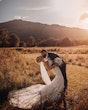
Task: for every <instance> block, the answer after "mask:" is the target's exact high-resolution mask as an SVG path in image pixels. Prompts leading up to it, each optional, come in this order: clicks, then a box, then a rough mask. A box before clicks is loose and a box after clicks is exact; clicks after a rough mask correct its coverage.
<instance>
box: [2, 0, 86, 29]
mask: <svg viewBox="0 0 88 110" xmlns="http://www.w3.org/2000/svg"><path fill="white" fill-rule="evenodd" d="M13 19H22V20H26V21H31V22H40V23H44V24H58V25H64V26H68V27H79V28H85V29H88V0H0V23H1V22H7V21H10V20H13Z"/></svg>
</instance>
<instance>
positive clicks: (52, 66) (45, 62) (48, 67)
mask: <svg viewBox="0 0 88 110" xmlns="http://www.w3.org/2000/svg"><path fill="white" fill-rule="evenodd" d="M43 63H44V65H45V66H46V68H47V69H49V70H51V69H52V68H54V67H55V66H56V65H51V66H50V65H49V62H48V61H45V60H43Z"/></svg>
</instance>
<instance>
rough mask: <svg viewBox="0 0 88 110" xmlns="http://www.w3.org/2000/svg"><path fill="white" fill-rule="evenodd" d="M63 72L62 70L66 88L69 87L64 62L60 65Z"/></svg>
mask: <svg viewBox="0 0 88 110" xmlns="http://www.w3.org/2000/svg"><path fill="white" fill-rule="evenodd" d="M59 68H60V70H61V72H62V75H63V77H64V85H65V88H64V90H66V89H67V82H68V81H67V76H66V63H63V64H62V65H61V66H59Z"/></svg>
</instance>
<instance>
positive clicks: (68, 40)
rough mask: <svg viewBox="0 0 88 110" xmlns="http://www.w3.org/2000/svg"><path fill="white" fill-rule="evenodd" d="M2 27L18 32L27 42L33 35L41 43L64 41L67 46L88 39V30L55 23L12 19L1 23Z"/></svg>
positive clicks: (0, 26)
mask: <svg viewBox="0 0 88 110" xmlns="http://www.w3.org/2000/svg"><path fill="white" fill-rule="evenodd" d="M2 28H5V29H7V30H8V31H9V32H11V33H15V34H17V35H18V36H19V37H20V39H21V40H22V41H25V42H26V41H27V39H28V37H30V36H33V37H34V38H35V40H36V42H37V43H38V44H40V45H42V44H44V45H46V44H47V43H48V45H52V44H53V45H55V44H58V43H59V44H60V43H61V42H62V43H61V44H63V45H65V46H66V45H68V44H69V45H71V44H72V45H73V41H75V42H78V41H80V42H82V43H83V42H84V43H85V41H87V40H88V30H85V29H79V28H70V27H65V26H60V25H55V24H53V25H48V24H41V23H34V22H29V21H23V20H12V21H8V22H4V23H0V29H2ZM87 43H88V42H87ZM59 44H58V45H59Z"/></svg>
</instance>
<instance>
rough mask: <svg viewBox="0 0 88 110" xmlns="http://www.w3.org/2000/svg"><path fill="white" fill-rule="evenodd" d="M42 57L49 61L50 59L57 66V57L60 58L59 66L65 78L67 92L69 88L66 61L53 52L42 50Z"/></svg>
mask: <svg viewBox="0 0 88 110" xmlns="http://www.w3.org/2000/svg"><path fill="white" fill-rule="evenodd" d="M41 56H42V57H43V58H47V59H49V58H50V59H51V60H52V61H53V64H55V63H54V59H55V58H57V57H58V58H59V65H58V66H59V68H60V70H61V72H62V75H63V78H64V85H65V88H64V90H66V88H67V76H66V63H65V61H64V60H63V59H62V58H60V57H59V56H58V55H57V54H55V53H52V52H48V51H46V50H44V49H43V50H41Z"/></svg>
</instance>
